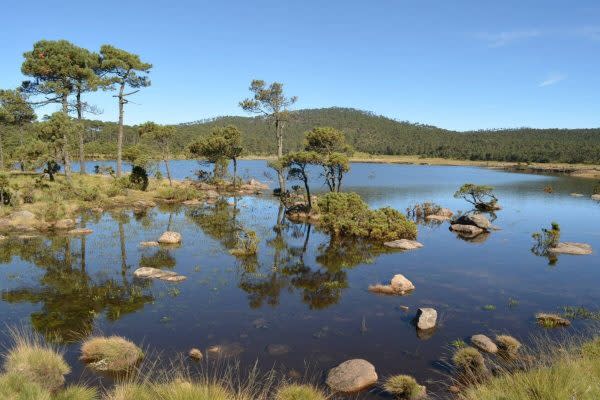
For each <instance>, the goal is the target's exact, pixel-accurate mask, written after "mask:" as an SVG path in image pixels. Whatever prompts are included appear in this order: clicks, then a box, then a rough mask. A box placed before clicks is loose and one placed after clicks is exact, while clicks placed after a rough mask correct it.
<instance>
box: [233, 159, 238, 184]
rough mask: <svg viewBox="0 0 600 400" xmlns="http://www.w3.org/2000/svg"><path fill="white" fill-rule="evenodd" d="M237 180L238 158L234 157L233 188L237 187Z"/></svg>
mask: <svg viewBox="0 0 600 400" xmlns="http://www.w3.org/2000/svg"><path fill="white" fill-rule="evenodd" d="M236 181H237V158H234V159H233V188H234V189H235V186H236V184H237V183H236Z"/></svg>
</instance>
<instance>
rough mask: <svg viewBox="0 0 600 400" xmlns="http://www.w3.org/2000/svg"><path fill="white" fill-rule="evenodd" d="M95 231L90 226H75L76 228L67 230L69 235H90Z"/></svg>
mask: <svg viewBox="0 0 600 400" xmlns="http://www.w3.org/2000/svg"><path fill="white" fill-rule="evenodd" d="M93 232H94V231H93V230H91V229H88V228H75V229H71V230H70V231H69V232H67V233H68V234H69V235H89V234H90V233H93Z"/></svg>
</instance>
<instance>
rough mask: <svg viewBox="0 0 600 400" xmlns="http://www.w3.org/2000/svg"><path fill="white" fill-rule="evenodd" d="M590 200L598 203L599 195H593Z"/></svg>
mask: <svg viewBox="0 0 600 400" xmlns="http://www.w3.org/2000/svg"><path fill="white" fill-rule="evenodd" d="M592 200H596V201H600V194H593V195H592Z"/></svg>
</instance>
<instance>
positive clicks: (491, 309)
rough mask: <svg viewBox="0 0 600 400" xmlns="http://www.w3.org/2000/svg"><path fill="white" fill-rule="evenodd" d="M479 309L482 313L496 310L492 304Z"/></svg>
mask: <svg viewBox="0 0 600 400" xmlns="http://www.w3.org/2000/svg"><path fill="white" fill-rule="evenodd" d="M481 309H482V310H483V311H495V310H496V306H495V305H493V304H486V305H485V306H483V307H481Z"/></svg>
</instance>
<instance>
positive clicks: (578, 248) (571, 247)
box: [548, 242, 592, 255]
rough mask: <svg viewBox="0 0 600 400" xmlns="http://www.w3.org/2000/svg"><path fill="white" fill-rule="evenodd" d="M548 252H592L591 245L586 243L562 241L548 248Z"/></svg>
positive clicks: (579, 253) (576, 253)
mask: <svg viewBox="0 0 600 400" xmlns="http://www.w3.org/2000/svg"><path fill="white" fill-rule="evenodd" d="M548 251H549V252H550V253H560V254H574V255H587V254H592V246H590V245H589V244H587V243H574V242H564V243H559V244H558V245H557V246H556V247H550V248H548Z"/></svg>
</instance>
